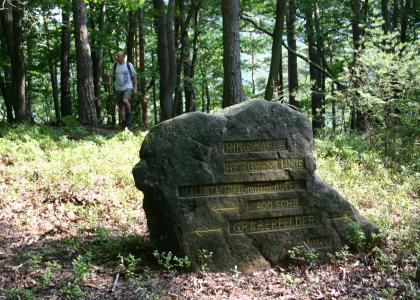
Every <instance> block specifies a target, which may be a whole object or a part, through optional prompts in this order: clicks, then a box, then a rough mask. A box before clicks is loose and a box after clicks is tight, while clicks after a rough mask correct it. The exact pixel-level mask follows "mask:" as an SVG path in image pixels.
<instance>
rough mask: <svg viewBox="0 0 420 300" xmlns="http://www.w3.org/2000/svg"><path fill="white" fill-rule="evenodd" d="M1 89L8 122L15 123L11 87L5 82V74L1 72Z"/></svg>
mask: <svg viewBox="0 0 420 300" xmlns="http://www.w3.org/2000/svg"><path fill="white" fill-rule="evenodd" d="M0 91H1V94H2V96H3V99H4V104H5V106H6V118H7V123H9V124H10V123H13V121H14V119H13V106H12V99H11V97H10V87H8V86H7V85H6V83H5V80H4V78H3V75H2V74H1V72H0Z"/></svg>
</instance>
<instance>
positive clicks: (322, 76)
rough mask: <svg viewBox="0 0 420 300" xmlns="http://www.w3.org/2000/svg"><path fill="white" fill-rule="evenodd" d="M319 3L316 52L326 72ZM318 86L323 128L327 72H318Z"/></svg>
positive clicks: (317, 9)
mask: <svg viewBox="0 0 420 300" xmlns="http://www.w3.org/2000/svg"><path fill="white" fill-rule="evenodd" d="M319 10H320V9H319V2H317V1H316V2H315V3H314V29H315V36H316V40H315V43H316V50H317V57H318V65H319V66H321V68H322V70H323V71H325V66H326V65H327V63H326V60H325V56H324V52H325V50H324V38H323V34H322V28H321V17H320V11H319ZM316 85H317V91H318V92H319V98H320V101H321V104H320V116H319V117H320V122H322V123H321V127H324V125H325V117H324V116H325V72H320V70H317V77H316Z"/></svg>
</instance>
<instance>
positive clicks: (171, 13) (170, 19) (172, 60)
mask: <svg viewBox="0 0 420 300" xmlns="http://www.w3.org/2000/svg"><path fill="white" fill-rule="evenodd" d="M167 39H168V58H169V74H168V80H169V94H170V98H171V101H172V99H173V98H174V92H175V85H176V78H177V73H176V72H177V65H176V48H175V0H169V1H168V11H167Z"/></svg>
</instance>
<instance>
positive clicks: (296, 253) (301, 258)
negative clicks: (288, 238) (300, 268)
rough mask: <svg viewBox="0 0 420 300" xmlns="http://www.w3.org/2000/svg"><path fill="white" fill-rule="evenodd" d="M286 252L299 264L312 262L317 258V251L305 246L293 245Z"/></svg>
mask: <svg viewBox="0 0 420 300" xmlns="http://www.w3.org/2000/svg"><path fill="white" fill-rule="evenodd" d="M287 254H288V256H289V258H290V259H291V260H292V261H293V262H295V263H300V264H312V263H314V262H315V261H316V260H317V259H318V253H316V251H315V250H314V249H312V248H309V247H307V246H295V247H293V248H292V249H290V250H289V251H287Z"/></svg>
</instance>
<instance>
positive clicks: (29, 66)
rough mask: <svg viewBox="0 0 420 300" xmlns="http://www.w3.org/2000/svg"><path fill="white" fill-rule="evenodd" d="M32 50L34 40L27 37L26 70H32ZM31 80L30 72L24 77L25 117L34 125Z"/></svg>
mask: <svg viewBox="0 0 420 300" xmlns="http://www.w3.org/2000/svg"><path fill="white" fill-rule="evenodd" d="M33 49H35V43H34V39H33V38H32V37H28V40H27V43H26V57H27V61H28V64H27V70H32V69H33ZM32 83H33V80H32V75H31V74H30V72H28V74H27V75H26V101H25V105H26V115H27V116H28V117H29V120H31V122H32V123H35V117H34V114H33V111H32V102H33V97H32V95H33V85H32Z"/></svg>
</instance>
